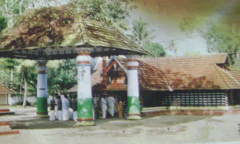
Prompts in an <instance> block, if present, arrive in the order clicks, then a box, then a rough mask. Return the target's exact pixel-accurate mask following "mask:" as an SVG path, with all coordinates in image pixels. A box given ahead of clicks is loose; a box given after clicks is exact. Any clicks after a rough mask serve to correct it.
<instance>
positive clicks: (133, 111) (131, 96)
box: [127, 55, 141, 119]
mask: <svg viewBox="0 0 240 144" xmlns="http://www.w3.org/2000/svg"><path fill="white" fill-rule="evenodd" d="M127 58H128V62H127V68H128V79H127V80H128V84H127V105H128V116H127V119H141V116H140V104H139V83H138V66H139V64H138V62H137V59H136V58H137V56H136V55H129V56H127Z"/></svg>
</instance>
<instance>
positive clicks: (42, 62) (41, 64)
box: [37, 58, 48, 66]
mask: <svg viewBox="0 0 240 144" xmlns="http://www.w3.org/2000/svg"><path fill="white" fill-rule="evenodd" d="M47 62H48V60H46V59H45V58H40V59H38V60H37V63H38V66H46V64H47Z"/></svg>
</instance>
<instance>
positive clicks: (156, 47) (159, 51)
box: [143, 42, 166, 57]
mask: <svg viewBox="0 0 240 144" xmlns="http://www.w3.org/2000/svg"><path fill="white" fill-rule="evenodd" d="M143 47H144V48H145V49H146V50H148V51H149V52H151V53H152V54H153V55H154V56H155V57H159V56H160V57H164V56H166V51H165V49H164V48H163V46H162V45H160V44H159V43H153V42H147V43H146V44H144V46H143Z"/></svg>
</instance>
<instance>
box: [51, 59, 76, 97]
mask: <svg viewBox="0 0 240 144" xmlns="http://www.w3.org/2000/svg"><path fill="white" fill-rule="evenodd" d="M76 84H77V67H76V60H75V59H67V60H63V61H62V62H61V63H60V65H59V67H58V68H49V70H48V91H49V94H54V93H59V92H66V90H68V89H70V88H72V87H73V86H74V85H76Z"/></svg>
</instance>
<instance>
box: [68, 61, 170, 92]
mask: <svg viewBox="0 0 240 144" xmlns="http://www.w3.org/2000/svg"><path fill="white" fill-rule="evenodd" d="M117 60H118V61H119V62H120V64H121V66H122V67H123V68H125V69H127V65H126V63H127V59H126V58H122V57H117ZM95 69H96V71H95V72H94V73H93V74H92V76H91V78H92V79H91V81H92V87H93V90H98V89H101V88H103V85H102V84H101V81H102V76H100V75H101V72H102V61H101V60H99V61H98V63H97V65H96V66H95ZM153 72H154V73H153ZM138 73H139V77H138V79H139V85H140V87H141V88H142V89H145V90H159V91H165V90H169V86H168V85H167V82H166V81H165V79H164V77H163V74H162V72H161V71H160V70H159V69H157V68H155V67H154V66H151V65H148V64H146V63H144V62H142V61H139V70H138ZM118 90H127V85H121V86H120V85H119V86H118V87H116V86H112V85H108V86H107V91H118ZM76 91H77V86H74V87H73V88H71V89H69V90H68V92H76Z"/></svg>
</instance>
